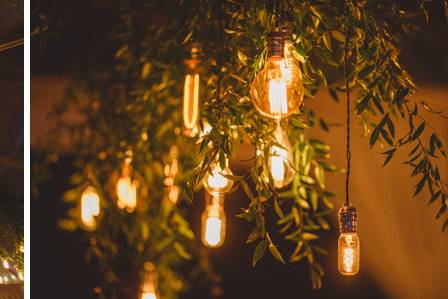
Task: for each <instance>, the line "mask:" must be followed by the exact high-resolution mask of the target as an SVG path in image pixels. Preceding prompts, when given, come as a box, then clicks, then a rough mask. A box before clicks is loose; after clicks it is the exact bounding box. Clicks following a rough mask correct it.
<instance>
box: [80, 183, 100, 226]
mask: <svg viewBox="0 0 448 299" xmlns="http://www.w3.org/2000/svg"><path fill="white" fill-rule="evenodd" d="M99 214H100V196H99V195H98V193H97V192H96V190H95V188H93V187H91V186H89V187H87V188H86V189H85V190H84V191H83V192H82V195H81V221H82V223H83V224H84V225H85V227H86V228H87V229H95V228H96V219H95V216H98V215H99Z"/></svg>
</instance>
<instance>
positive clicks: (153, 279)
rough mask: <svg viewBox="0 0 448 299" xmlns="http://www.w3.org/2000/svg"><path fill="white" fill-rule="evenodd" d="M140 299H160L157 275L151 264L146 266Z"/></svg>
mask: <svg viewBox="0 0 448 299" xmlns="http://www.w3.org/2000/svg"><path fill="white" fill-rule="evenodd" d="M143 267H144V273H143V277H142V285H141V296H140V299H158V297H159V296H158V295H157V275H156V272H155V266H154V264H153V263H151V262H146V263H145V264H144V266H143Z"/></svg>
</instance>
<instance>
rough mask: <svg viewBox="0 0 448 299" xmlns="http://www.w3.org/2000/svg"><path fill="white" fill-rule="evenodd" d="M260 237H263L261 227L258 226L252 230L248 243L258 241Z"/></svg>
mask: <svg viewBox="0 0 448 299" xmlns="http://www.w3.org/2000/svg"><path fill="white" fill-rule="evenodd" d="M260 237H261V231H260V229H259V228H258V227H256V228H254V229H253V230H252V232H251V233H250V234H249V236H248V237H247V241H246V243H251V242H254V241H256V240H257V239H258V238H260Z"/></svg>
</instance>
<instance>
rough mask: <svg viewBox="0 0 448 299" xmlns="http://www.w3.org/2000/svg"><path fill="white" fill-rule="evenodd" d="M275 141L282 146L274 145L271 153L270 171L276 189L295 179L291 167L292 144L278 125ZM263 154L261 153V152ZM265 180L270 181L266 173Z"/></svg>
mask: <svg viewBox="0 0 448 299" xmlns="http://www.w3.org/2000/svg"><path fill="white" fill-rule="evenodd" d="M273 136H274V141H275V142H276V143H277V144H279V145H282V147H280V146H278V145H275V144H274V145H272V146H271V149H270V151H269V160H268V161H269V171H270V174H271V176H272V179H273V181H274V186H275V188H283V187H285V186H286V185H288V184H289V183H291V181H292V180H293V178H294V173H295V172H294V169H293V167H292V166H291V164H292V163H293V158H292V147H291V143H290V142H289V140H288V137H287V136H286V133H285V132H284V131H283V130H282V128H281V127H280V124H278V125H277V128H276V130H275V131H274V134H273ZM260 152H261V151H260ZM265 180H266V181H269V177H268V175H267V174H266V173H265Z"/></svg>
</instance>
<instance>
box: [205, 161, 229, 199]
mask: <svg viewBox="0 0 448 299" xmlns="http://www.w3.org/2000/svg"><path fill="white" fill-rule="evenodd" d="M226 164H228V161H227V160H226ZM224 175H232V171H231V170H230V168H229V167H228V166H226V167H225V168H224V169H221V166H220V165H219V163H216V164H215V165H214V167H213V169H212V171H211V173H207V174H206V176H205V178H204V187H205V189H206V190H207V192H208V193H210V194H214V195H216V194H224V193H227V192H229V191H230V190H231V189H232V186H233V181H232V180H230V179H228V178H226V177H225V176H224Z"/></svg>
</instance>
